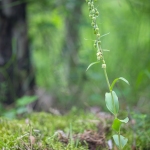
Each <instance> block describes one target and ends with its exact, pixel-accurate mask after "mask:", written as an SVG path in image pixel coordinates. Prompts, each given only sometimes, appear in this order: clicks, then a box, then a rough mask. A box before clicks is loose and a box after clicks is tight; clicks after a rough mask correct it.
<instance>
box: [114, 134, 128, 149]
mask: <svg viewBox="0 0 150 150" xmlns="http://www.w3.org/2000/svg"><path fill="white" fill-rule="evenodd" d="M113 139H114V141H115V144H116V145H117V146H118V147H119V148H120V149H123V148H124V146H125V145H126V144H127V142H128V139H127V138H125V137H124V136H122V135H120V145H119V135H117V134H115V135H113Z"/></svg>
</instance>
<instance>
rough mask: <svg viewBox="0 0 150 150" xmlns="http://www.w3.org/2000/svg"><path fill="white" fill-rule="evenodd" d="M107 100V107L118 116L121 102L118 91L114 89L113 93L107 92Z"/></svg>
mask: <svg viewBox="0 0 150 150" xmlns="http://www.w3.org/2000/svg"><path fill="white" fill-rule="evenodd" d="M105 102H106V107H107V108H108V110H109V111H110V112H112V113H113V114H114V115H115V116H116V115H117V114H118V111H119V102H118V97H117V95H116V93H115V92H114V91H112V94H111V93H106V94H105Z"/></svg>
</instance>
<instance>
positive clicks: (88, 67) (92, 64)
mask: <svg viewBox="0 0 150 150" xmlns="http://www.w3.org/2000/svg"><path fill="white" fill-rule="evenodd" d="M98 63H100V62H99V61H96V62H93V63H91V64H90V65H89V66H88V67H87V69H86V71H88V69H89V68H90V67H91V66H93V65H95V64H98Z"/></svg>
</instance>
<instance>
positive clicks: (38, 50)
mask: <svg viewBox="0 0 150 150" xmlns="http://www.w3.org/2000/svg"><path fill="white" fill-rule="evenodd" d="M76 2H78V1H72V0H63V1H60V0H57V1H48V0H44V1H37V2H32V3H29V5H28V24H29V37H30V43H31V50H32V56H33V63H34V66H35V72H36V82H37V85H38V86H41V87H43V88H46V89H47V90H48V91H51V92H53V93H55V94H56V95H57V96H58V97H59V99H60V101H62V102H63V103H64V104H65V103H66V101H67V99H66V97H67V96H69V97H70V98H69V99H71V95H69V89H68V87H67V84H68V83H67V82H68V79H67V77H66V76H67V75H66V72H67V70H66V69H67V68H66V65H65V60H64V57H63V48H62V46H63V42H64V40H63V39H64V38H65V27H64V20H65V17H66V14H67V11H68V10H69V9H71V8H72V6H73V4H74V3H76ZM97 8H98V10H99V12H100V15H99V18H98V19H99V21H98V24H99V27H100V32H101V34H102V35H103V34H106V33H110V34H109V35H107V36H105V37H102V39H101V40H102V47H103V48H104V49H108V50H110V52H105V54H104V55H105V59H106V61H107V64H108V65H107V66H108V67H107V68H108V74H109V78H110V79H111V81H113V79H114V78H116V77H121V76H124V77H125V78H126V79H127V80H128V81H129V82H130V87H126V86H125V85H124V84H123V83H119V84H117V88H116V89H115V91H116V92H117V94H118V95H119V98H120V100H121V102H122V107H125V106H126V104H127V103H128V105H129V104H130V105H135V106H137V107H138V108H139V109H141V111H144V112H148V111H149V109H148V106H150V102H148V100H149V98H150V92H149V90H150V84H149V82H150V61H149V49H150V28H149V26H150V20H149V13H150V3H149V1H148V0H144V1H140V0H132V1H131V0H123V1H120V0H115V1H111V0H105V1H102V0H99V1H98V2H97ZM82 11H83V16H82V18H83V19H82V21H81V24H80V26H79V30H80V39H81V41H80V51H79V53H78V58H79V63H80V67H78V68H79V69H78V71H79V72H85V70H86V67H87V66H88V65H89V64H90V63H91V62H93V61H95V60H96V51H95V50H94V48H93V44H94V43H93V41H92V40H93V39H94V35H93V33H92V30H91V26H90V20H89V18H88V10H87V6H86V5H84V4H83V7H82ZM71 15H72V17H74V15H76V14H71ZM81 66H82V67H81ZM100 68H101V67H100V66H99V65H95V66H94V67H92V68H90V69H89V70H88V72H86V80H85V82H84V85H83V88H82V95H81V97H80V101H79V100H78V103H80V104H85V105H89V106H92V105H99V106H101V107H102V108H105V104H104V96H103V95H104V94H103V93H104V91H107V85H106V82H104V80H105V78H104V75H103V72H102V70H101V69H100ZM120 88H123V89H124V90H123V92H121V91H120V90H119V89H120ZM125 97H127V98H125ZM139 104H140V106H139ZM103 106H104V107H103ZM142 108H143V109H142Z"/></svg>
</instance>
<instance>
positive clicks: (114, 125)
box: [112, 118, 122, 132]
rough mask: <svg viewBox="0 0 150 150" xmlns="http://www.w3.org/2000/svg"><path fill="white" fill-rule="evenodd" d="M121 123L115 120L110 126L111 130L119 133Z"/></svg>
mask: <svg viewBox="0 0 150 150" xmlns="http://www.w3.org/2000/svg"><path fill="white" fill-rule="evenodd" d="M121 124H122V122H121V121H120V120H119V119H118V118H116V119H115V120H114V121H113V124H112V129H113V130H115V131H116V132H119V131H120V126H121Z"/></svg>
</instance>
